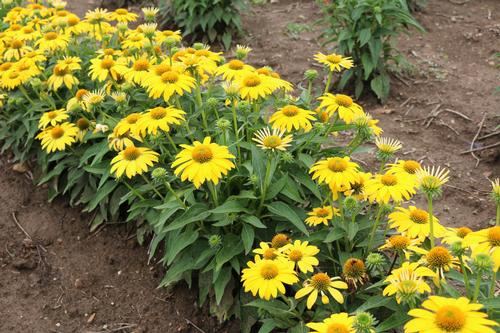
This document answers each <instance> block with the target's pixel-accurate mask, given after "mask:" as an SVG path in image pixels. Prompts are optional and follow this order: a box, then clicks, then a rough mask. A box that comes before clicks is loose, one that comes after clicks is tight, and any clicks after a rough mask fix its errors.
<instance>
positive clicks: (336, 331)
mask: <svg viewBox="0 0 500 333" xmlns="http://www.w3.org/2000/svg"><path fill="white" fill-rule="evenodd" d="M326 333H349V329H348V328H347V326H345V325H344V324H338V323H332V324H329V325H328V328H327V330H326Z"/></svg>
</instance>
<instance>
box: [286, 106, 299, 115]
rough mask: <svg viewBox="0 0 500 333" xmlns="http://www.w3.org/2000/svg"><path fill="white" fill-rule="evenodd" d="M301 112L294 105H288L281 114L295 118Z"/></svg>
mask: <svg viewBox="0 0 500 333" xmlns="http://www.w3.org/2000/svg"><path fill="white" fill-rule="evenodd" d="M299 111H300V110H299V108H298V107H296V106H293V105H287V106H285V107H283V108H282V109H281V112H282V113H283V114H284V115H285V116H287V117H295V116H296V115H297V114H299Z"/></svg>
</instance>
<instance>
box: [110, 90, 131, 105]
mask: <svg viewBox="0 0 500 333" xmlns="http://www.w3.org/2000/svg"><path fill="white" fill-rule="evenodd" d="M109 96H111V98H112V99H113V100H114V101H115V102H116V103H118V104H122V103H125V102H126V101H127V94H126V93H124V92H123V91H114V92H112V93H111V94H110V95H109Z"/></svg>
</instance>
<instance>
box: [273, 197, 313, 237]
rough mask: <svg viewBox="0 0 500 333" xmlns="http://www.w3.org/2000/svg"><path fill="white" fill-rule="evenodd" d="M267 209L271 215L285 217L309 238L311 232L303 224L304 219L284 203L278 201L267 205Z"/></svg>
mask: <svg viewBox="0 0 500 333" xmlns="http://www.w3.org/2000/svg"><path fill="white" fill-rule="evenodd" d="M267 208H268V209H269V211H270V212H271V213H273V214H275V215H277V216H281V217H284V218H285V219H287V220H288V221H290V222H291V223H292V224H293V225H294V226H295V227H296V228H297V229H299V230H300V231H302V233H304V234H305V235H307V236H309V232H308V231H307V228H306V226H305V224H304V222H302V219H301V218H300V217H299V216H298V215H297V213H295V211H294V210H293V209H292V208H291V207H290V206H288V205H287V204H286V203H284V202H282V201H276V202H273V203H271V204H270V205H267Z"/></svg>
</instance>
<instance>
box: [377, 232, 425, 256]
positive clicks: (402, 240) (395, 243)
mask: <svg viewBox="0 0 500 333" xmlns="http://www.w3.org/2000/svg"><path fill="white" fill-rule="evenodd" d="M421 242H422V241H421V240H419V239H418V238H410V237H408V236H407V235H404V234H402V235H392V236H391V237H389V238H388V239H386V241H385V244H384V245H382V246H381V247H379V250H386V249H392V250H395V252H396V253H401V252H402V253H404V255H405V258H406V259H407V260H408V259H409V258H410V257H411V254H412V252H411V250H413V248H414V247H415V246H418V245H419V244H420V243H421Z"/></svg>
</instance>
